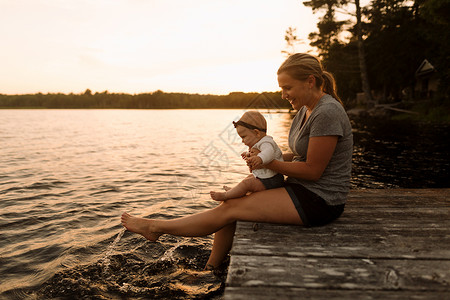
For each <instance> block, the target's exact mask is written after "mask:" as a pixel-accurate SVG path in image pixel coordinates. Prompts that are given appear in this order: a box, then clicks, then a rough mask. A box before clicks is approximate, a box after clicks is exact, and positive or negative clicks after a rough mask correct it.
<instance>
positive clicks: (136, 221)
mask: <svg viewBox="0 0 450 300" xmlns="http://www.w3.org/2000/svg"><path fill="white" fill-rule="evenodd" d="M121 221H122V225H123V226H124V227H125V228H126V229H128V230H129V231H131V232H135V233H139V234H140V235H142V236H144V237H145V238H146V239H147V240H149V241H152V242H156V240H157V239H158V238H159V237H160V236H161V234H162V233H158V232H152V229H151V225H152V220H151V219H144V218H137V217H133V216H131V215H130V214H128V213H126V212H125V213H123V214H122V218H121Z"/></svg>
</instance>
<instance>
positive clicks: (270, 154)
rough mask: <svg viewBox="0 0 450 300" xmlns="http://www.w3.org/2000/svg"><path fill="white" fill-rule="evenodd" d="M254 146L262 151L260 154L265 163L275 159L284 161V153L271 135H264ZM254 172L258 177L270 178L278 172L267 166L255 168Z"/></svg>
mask: <svg viewBox="0 0 450 300" xmlns="http://www.w3.org/2000/svg"><path fill="white" fill-rule="evenodd" d="M252 148H255V149H258V150H259V151H261V152H260V153H258V156H259V157H260V158H261V159H262V162H263V164H264V165H265V164H267V163H270V162H271V161H272V160H274V159H276V160H279V161H283V153H282V152H281V150H280V147H278V145H277V143H275V141H274V140H273V138H272V137H271V136H270V135H266V136H264V137H263V138H262V139H260V140H259V141H258V142H257V143H256V144H255V145H253V147H252ZM252 173H253V176H255V177H258V178H270V177H273V176H275V175H276V174H277V172H275V171H272V170H269V169H266V168H262V169H257V170H253V171H252Z"/></svg>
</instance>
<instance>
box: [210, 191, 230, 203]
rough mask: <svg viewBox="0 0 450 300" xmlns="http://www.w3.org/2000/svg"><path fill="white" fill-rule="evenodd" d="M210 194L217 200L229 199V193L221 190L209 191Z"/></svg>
mask: <svg viewBox="0 0 450 300" xmlns="http://www.w3.org/2000/svg"><path fill="white" fill-rule="evenodd" d="M209 195H210V196H211V198H212V199H213V200H216V201H224V200H227V199H228V198H227V195H226V192H225V193H221V192H214V191H211V192H209Z"/></svg>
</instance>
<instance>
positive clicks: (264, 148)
mask: <svg viewBox="0 0 450 300" xmlns="http://www.w3.org/2000/svg"><path fill="white" fill-rule="evenodd" d="M259 150H261V152H259V153H258V157H259V158H261V163H262V164H263V165H265V164H268V163H270V162H271V161H272V160H274V159H275V149H274V148H273V145H272V144H271V143H262V144H261V145H260V146H259Z"/></svg>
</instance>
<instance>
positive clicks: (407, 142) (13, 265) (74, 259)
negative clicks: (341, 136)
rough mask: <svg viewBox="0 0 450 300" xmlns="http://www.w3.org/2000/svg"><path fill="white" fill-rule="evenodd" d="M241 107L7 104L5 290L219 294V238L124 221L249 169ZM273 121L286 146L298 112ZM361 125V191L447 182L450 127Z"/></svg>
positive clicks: (1, 253) (152, 213) (1, 240)
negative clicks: (153, 239)
mask: <svg viewBox="0 0 450 300" xmlns="http://www.w3.org/2000/svg"><path fill="white" fill-rule="evenodd" d="M243 112H244V110H0V149H1V150H0V151H1V152H0V278H1V280H0V297H1V296H4V297H8V298H12V299H22V298H30V297H31V298H33V297H34V298H45V297H48V298H51V297H68V298H76V297H82V296H86V297H88V298H89V297H90V298H95V299H104V298H106V299H108V298H109V299H121V297H126V298H129V299H133V298H136V299H137V298H142V297H149V298H154V299H158V298H159V299H164V298H171V299H189V298H192V299H193V298H200V299H201V298H208V297H209V298H211V297H218V298H220V295H221V293H222V287H223V280H224V276H225V273H219V274H212V273H210V272H205V271H202V269H203V267H204V264H205V262H206V260H207V258H208V255H209V251H210V247H211V242H212V237H211V236H208V237H200V238H179V237H171V236H163V237H162V238H161V239H160V240H159V242H158V243H149V242H147V241H146V240H145V239H144V238H142V237H140V236H138V235H135V234H130V233H128V232H124V230H123V229H122V226H121V225H120V220H119V217H120V215H121V213H122V212H123V211H128V212H130V213H132V214H135V215H139V216H144V217H152V218H174V217H179V216H184V215H186V214H191V213H195V212H199V211H201V210H204V209H208V208H212V207H214V206H215V205H217V203H216V202H215V201H212V200H211V199H210V198H209V191H210V190H212V189H216V190H217V189H220V187H221V186H222V185H233V184H235V183H237V182H238V181H239V180H240V179H242V178H243V177H244V176H245V175H246V174H247V168H246V166H245V165H244V164H243V161H242V160H241V159H240V157H239V153H241V152H242V151H243V150H244V149H245V147H244V146H243V145H242V144H241V143H240V139H239V138H238V136H237V135H236V133H235V129H234V127H233V126H232V124H231V121H233V120H236V119H237V118H238V117H239V116H240V115H241V114H242V113H243ZM266 118H267V120H268V128H269V130H268V133H269V134H270V135H272V136H274V138H275V140H276V141H277V142H278V144H279V145H280V147H281V148H282V150H284V151H286V150H287V133H288V130H289V124H290V122H291V115H290V114H289V113H287V112H283V113H270V114H266ZM352 122H353V125H354V136H355V152H354V172H353V173H354V174H353V178H352V188H396V187H406V188H409V187H416V188H422V187H449V184H448V178H449V177H448V175H449V169H450V167H449V165H450V163H449V160H448V146H449V142H448V141H449V130H448V129H449V126H433V125H423V124H422V125H415V126H411V125H410V124H407V125H404V124H403V123H395V122H394V123H384V122H379V121H376V122H368V121H367V120H353V121H352ZM102 297H103V298H102Z"/></svg>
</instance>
